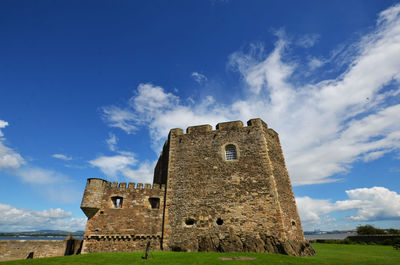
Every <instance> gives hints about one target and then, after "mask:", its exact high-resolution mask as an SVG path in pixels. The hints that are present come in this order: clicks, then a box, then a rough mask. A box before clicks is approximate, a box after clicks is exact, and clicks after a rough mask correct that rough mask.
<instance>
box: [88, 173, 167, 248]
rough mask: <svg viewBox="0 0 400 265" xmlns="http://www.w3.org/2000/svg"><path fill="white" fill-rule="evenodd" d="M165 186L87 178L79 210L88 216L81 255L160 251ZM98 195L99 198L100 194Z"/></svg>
mask: <svg viewBox="0 0 400 265" xmlns="http://www.w3.org/2000/svg"><path fill="white" fill-rule="evenodd" d="M164 191H165V185H155V186H154V187H151V185H150V184H145V185H144V186H143V184H141V183H139V184H137V187H136V186H135V184H134V183H129V184H128V185H127V184H126V183H120V184H119V185H118V184H117V183H116V182H114V183H112V184H111V183H110V182H107V181H105V180H102V179H88V182H87V185H86V189H85V193H84V197H83V200H82V204H81V208H82V210H83V211H84V212H85V213H86V215H87V216H88V221H87V224H86V230H85V235H84V244H83V249H82V253H90V252H112V251H138V250H143V249H144V248H145V246H146V244H147V242H148V241H151V242H152V249H160V240H161V231H162V229H161V226H162V217H163V205H164ZM99 194H101V196H100V195H99Z"/></svg>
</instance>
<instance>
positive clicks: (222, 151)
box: [81, 119, 315, 256]
mask: <svg viewBox="0 0 400 265" xmlns="http://www.w3.org/2000/svg"><path fill="white" fill-rule="evenodd" d="M81 209H82V210H83V212H84V213H85V214H86V216H87V217H88V221H87V225H86V230H85V235H84V241H83V246H82V253H92V252H111V251H142V250H144V249H145V248H146V245H147V244H148V243H150V246H151V249H152V250H168V251H220V252H232V251H237V252H242V251H246V252H270V253H282V254H288V255H295V256H307V255H313V254H314V253H315V252H314V250H313V248H312V247H311V246H310V244H309V243H308V242H307V241H306V240H305V238H304V234H303V230H302V227H301V221H300V218H299V215H298V212H297V208H296V202H295V198H294V195H293V191H292V187H291V184H290V178H289V174H288V171H287V169H286V165H285V159H284V156H283V153H282V149H281V145H280V141H279V137H278V134H277V133H276V132H275V131H274V130H272V129H270V128H268V126H267V124H266V123H264V122H263V121H262V120H261V119H251V120H249V121H248V122H247V126H244V125H243V123H242V122H241V121H233V122H224V123H219V124H217V126H216V130H213V129H212V126H211V125H201V126H192V127H188V128H187V130H186V133H184V132H183V130H182V129H172V130H171V131H170V133H169V135H168V139H167V140H166V142H165V144H164V147H163V150H162V153H161V155H160V157H159V159H158V162H157V165H156V167H155V170H154V179H153V185H151V184H145V185H143V184H141V183H139V184H137V185H135V183H129V184H126V183H119V184H118V183H116V182H113V183H111V182H108V181H106V180H103V179H99V178H89V179H88V180H87V184H86V188H85V192H84V195H83V199H82V204H81Z"/></svg>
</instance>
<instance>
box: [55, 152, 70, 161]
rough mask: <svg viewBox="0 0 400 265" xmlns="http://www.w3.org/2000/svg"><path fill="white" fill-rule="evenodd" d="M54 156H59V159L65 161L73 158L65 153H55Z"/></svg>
mask: <svg viewBox="0 0 400 265" xmlns="http://www.w3.org/2000/svg"><path fill="white" fill-rule="evenodd" d="M52 157H54V158H57V159H61V160H65V161H69V160H72V157H70V156H67V155H63V154H53V155H52Z"/></svg>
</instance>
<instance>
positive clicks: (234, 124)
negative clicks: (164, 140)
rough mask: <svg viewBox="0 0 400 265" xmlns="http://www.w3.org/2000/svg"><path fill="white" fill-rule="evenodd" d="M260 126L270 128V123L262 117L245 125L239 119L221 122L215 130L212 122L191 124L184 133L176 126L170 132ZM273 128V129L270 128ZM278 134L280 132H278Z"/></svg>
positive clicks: (189, 132)
mask: <svg viewBox="0 0 400 265" xmlns="http://www.w3.org/2000/svg"><path fill="white" fill-rule="evenodd" d="M256 126H257V127H259V126H265V127H266V128H268V125H267V124H266V123H265V122H264V121H263V120H262V119H260V118H254V119H250V120H248V121H247V126H244V125H243V122H242V121H240V120H237V121H228V122H220V123H218V124H217V125H216V126H215V130H213V127H212V126H211V125H210V124H203V125H196V126H189V127H187V128H186V133H184V131H183V129H181V128H174V129H171V130H170V134H171V133H172V134H175V135H184V134H194V133H205V132H216V131H227V130H232V129H239V128H245V127H256ZM270 130H272V129H270ZM275 133H276V132H275ZM276 134H278V133H276Z"/></svg>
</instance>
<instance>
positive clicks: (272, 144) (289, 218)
mask: <svg viewBox="0 0 400 265" xmlns="http://www.w3.org/2000/svg"><path fill="white" fill-rule="evenodd" d="M249 124H253V126H256V124H257V125H258V126H262V128H263V133H264V138H265V140H266V145H267V148H268V159H269V162H270V163H271V166H272V168H273V176H274V180H275V185H276V189H277V193H278V201H279V207H280V208H281V213H282V222H283V227H284V230H285V233H286V235H285V236H286V238H287V239H288V240H303V241H304V240H305V238H304V233H303V230H302V227H301V221H300V217H299V214H298V211H297V207H296V200H295V197H294V194H293V190H292V185H291V183H290V177H289V173H288V171H287V169H286V163H285V158H284V156H283V152H282V147H281V144H280V141H279V136H278V133H276V132H275V131H274V130H272V129H269V128H268V126H267V124H265V123H264V122H263V121H262V120H260V119H254V120H250V121H249Z"/></svg>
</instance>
